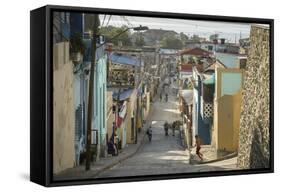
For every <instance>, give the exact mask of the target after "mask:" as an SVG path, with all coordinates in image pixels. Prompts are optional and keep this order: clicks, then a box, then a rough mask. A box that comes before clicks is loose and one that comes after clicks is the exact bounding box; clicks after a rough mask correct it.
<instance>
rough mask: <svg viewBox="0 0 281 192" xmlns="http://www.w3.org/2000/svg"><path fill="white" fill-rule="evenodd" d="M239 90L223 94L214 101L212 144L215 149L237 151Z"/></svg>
mask: <svg viewBox="0 0 281 192" xmlns="http://www.w3.org/2000/svg"><path fill="white" fill-rule="evenodd" d="M240 107H241V91H239V92H238V93H237V94H235V95H224V96H223V97H221V98H220V99H218V101H217V102H216V103H215V112H216V113H214V114H215V117H214V132H213V135H212V136H213V137H212V138H213V143H212V144H213V146H215V147H216V149H217V150H226V151H237V149H238V135H239V127H240Z"/></svg>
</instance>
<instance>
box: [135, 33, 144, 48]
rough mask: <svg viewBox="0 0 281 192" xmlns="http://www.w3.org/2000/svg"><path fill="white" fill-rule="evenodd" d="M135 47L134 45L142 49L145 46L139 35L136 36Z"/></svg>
mask: <svg viewBox="0 0 281 192" xmlns="http://www.w3.org/2000/svg"><path fill="white" fill-rule="evenodd" d="M135 45H136V46H137V47H142V46H144V45H145V42H144V38H143V36H142V35H141V34H138V35H137V38H136V42H135Z"/></svg>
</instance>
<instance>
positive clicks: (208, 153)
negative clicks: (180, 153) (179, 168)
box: [190, 145, 237, 164]
mask: <svg viewBox="0 0 281 192" xmlns="http://www.w3.org/2000/svg"><path fill="white" fill-rule="evenodd" d="M200 152H201V153H202V154H203V161H201V160H200V159H199V157H198V156H197V155H196V147H193V148H191V150H190V164H207V163H213V162H218V161H222V160H226V159H230V158H234V157H236V156H237V153H235V152H233V153H230V152H224V153H223V152H221V153H217V152H216V150H215V148H214V147H212V146H211V145H202V146H201V150H200Z"/></svg>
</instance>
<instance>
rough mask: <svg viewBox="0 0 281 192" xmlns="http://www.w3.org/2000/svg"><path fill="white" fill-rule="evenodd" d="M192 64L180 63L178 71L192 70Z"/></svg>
mask: <svg viewBox="0 0 281 192" xmlns="http://www.w3.org/2000/svg"><path fill="white" fill-rule="evenodd" d="M192 66H193V65H192V64H182V65H180V71H183V72H192Z"/></svg>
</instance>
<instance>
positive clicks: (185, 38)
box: [180, 32, 189, 45]
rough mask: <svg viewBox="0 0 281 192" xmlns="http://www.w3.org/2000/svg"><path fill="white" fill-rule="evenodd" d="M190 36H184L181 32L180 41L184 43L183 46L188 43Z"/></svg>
mask: <svg viewBox="0 0 281 192" xmlns="http://www.w3.org/2000/svg"><path fill="white" fill-rule="evenodd" d="M188 39H189V38H188V36H187V35H186V34H184V33H183V32H180V40H181V41H182V43H183V45H185V44H186V42H187V41H188Z"/></svg>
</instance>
